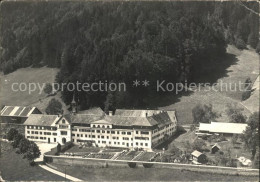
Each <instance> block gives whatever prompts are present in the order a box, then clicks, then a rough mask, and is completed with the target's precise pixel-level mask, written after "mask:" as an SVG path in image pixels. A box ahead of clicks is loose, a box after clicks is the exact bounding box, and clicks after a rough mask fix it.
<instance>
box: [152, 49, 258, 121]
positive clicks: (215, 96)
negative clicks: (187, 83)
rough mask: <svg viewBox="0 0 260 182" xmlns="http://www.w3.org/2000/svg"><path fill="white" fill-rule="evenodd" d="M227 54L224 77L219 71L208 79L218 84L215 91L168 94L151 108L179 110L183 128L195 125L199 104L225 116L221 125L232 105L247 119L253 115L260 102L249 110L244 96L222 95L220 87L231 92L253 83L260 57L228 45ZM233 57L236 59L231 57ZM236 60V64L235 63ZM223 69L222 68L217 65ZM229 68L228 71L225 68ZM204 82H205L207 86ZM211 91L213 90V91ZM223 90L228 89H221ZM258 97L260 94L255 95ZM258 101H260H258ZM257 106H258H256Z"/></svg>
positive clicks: (223, 93)
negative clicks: (194, 112) (239, 109)
mask: <svg viewBox="0 0 260 182" xmlns="http://www.w3.org/2000/svg"><path fill="white" fill-rule="evenodd" d="M227 53H228V55H229V56H226V57H225V58H226V60H222V61H221V62H220V63H223V66H222V67H223V69H226V70H224V72H223V74H222V75H219V72H218V71H217V70H219V69H220V68H217V69H216V73H214V72H212V75H209V80H208V81H209V82H211V81H212V77H214V74H216V76H215V77H214V78H215V80H216V86H215V88H216V90H218V91H214V90H212V89H211V90H210V91H208V90H209V88H210V87H211V86H210V87H205V88H202V89H201V90H200V91H194V92H186V93H185V94H183V95H182V96H180V95H178V96H176V95H175V94H169V95H167V96H164V97H157V98H155V97H153V98H152V99H150V100H151V102H150V106H151V107H154V106H157V107H159V108H160V109H165V110H176V111H177V117H178V122H179V123H180V124H189V123H192V120H193V119H192V109H193V108H194V106H196V105H197V104H199V103H203V104H212V105H213V109H214V110H215V111H217V112H218V113H220V114H221V115H222V116H221V117H220V118H218V120H219V121H222V122H227V121H228V118H227V115H226V114H225V109H226V107H225V106H226V105H227V104H229V103H235V104H237V105H238V106H239V107H241V108H243V109H244V114H245V115H247V116H248V115H250V113H251V112H252V111H253V110H251V109H250V108H257V107H258V106H259V103H258V102H259V99H258V100H257V99H256V100H254V102H253V103H254V104H252V103H251V102H250V103H248V104H250V105H251V107H247V106H246V103H245V104H241V96H242V92H241V91H239V90H237V91H232V90H231V89H228V91H224V89H223V90H222V91H221V90H220V88H221V86H220V83H221V82H222V83H223V85H224V84H228V88H229V85H231V88H232V89H234V88H235V86H236V87H238V83H239V81H241V82H242V83H244V81H245V80H246V78H248V77H250V78H251V80H252V81H254V80H255V79H256V78H257V76H258V75H259V55H258V54H257V53H255V52H254V50H250V49H249V50H242V51H241V50H238V49H237V48H235V47H234V46H231V45H229V46H228V48H227ZM231 55H233V56H231ZM234 58H235V60H234ZM226 62H230V65H229V66H227V63H226ZM218 67H221V65H218ZM226 67H227V68H226ZM206 79H207V78H205V79H204V80H203V82H207V80H206ZM211 88H212V87H211ZM222 88H225V87H223V86H222ZM256 95H258V96H259V93H258V94H256ZM258 98H259V97H258ZM257 103H258V104H257Z"/></svg>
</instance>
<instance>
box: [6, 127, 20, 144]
mask: <svg viewBox="0 0 260 182" xmlns="http://www.w3.org/2000/svg"><path fill="white" fill-rule="evenodd" d="M17 134H18V131H17V129H14V128H11V129H10V130H9V131H8V133H7V140H8V141H13V140H14V137H15V135H17Z"/></svg>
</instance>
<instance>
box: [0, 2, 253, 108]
mask: <svg viewBox="0 0 260 182" xmlns="http://www.w3.org/2000/svg"><path fill="white" fill-rule="evenodd" d="M247 5H248V7H250V8H253V9H256V11H257V3H254V2H248V3H247ZM0 8H1V9H0V10H1V11H0V17H1V19H0V24H1V26H0V27H1V28H0V35H1V38H0V39H1V40H0V41H1V47H0V69H1V70H2V71H3V72H4V73H5V74H8V73H10V72H12V71H15V70H16V69H18V68H21V67H28V66H33V67H40V66H43V65H47V66H49V67H58V68H60V72H59V73H58V75H57V77H56V81H57V82H58V83H68V82H72V83H76V82H77V81H78V82H80V83H84V82H88V83H93V82H97V81H108V82H125V83H126V84H127V86H128V87H127V88H128V89H127V92H126V93H116V94H115V92H111V93H107V92H91V91H89V92H77V93H75V95H76V100H78V101H79V102H80V103H79V106H80V109H86V108H88V107H91V106H101V107H102V108H105V109H106V110H109V109H110V110H111V109H114V108H115V106H117V107H142V106H144V105H145V104H146V98H147V97H148V96H149V95H151V94H152V93H154V92H155V91H154V90H155V81H156V80H166V81H169V82H174V83H176V82H184V81H188V82H191V81H196V80H195V78H196V77H198V76H200V77H201V76H203V75H206V74H208V73H210V72H211V71H212V69H214V65H215V64H217V61H216V58H219V57H221V56H222V55H224V54H225V49H226V46H227V43H232V44H235V45H236V46H237V47H238V48H245V46H240V44H241V42H242V44H243V45H245V44H247V43H248V44H250V45H251V46H252V47H254V48H256V46H257V41H256V40H258V39H255V38H256V37H257V35H258V34H257V31H258V26H257V25H258V19H257V17H256V16H255V15H254V14H252V13H250V12H249V11H247V10H246V9H245V8H242V7H241V6H239V5H238V4H237V3H235V2H224V3H220V2H43V1H41V2H3V3H1V6H0ZM135 79H138V80H144V79H148V80H149V81H150V85H151V86H150V87H149V88H144V87H138V88H133V87H132V81H133V80H135ZM160 94H161V93H160ZM72 95H73V92H70V91H68V90H66V89H65V90H64V91H62V99H63V101H64V102H65V103H66V104H69V103H70V101H71V100H72Z"/></svg>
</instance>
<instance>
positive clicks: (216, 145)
mask: <svg viewBox="0 0 260 182" xmlns="http://www.w3.org/2000/svg"><path fill="white" fill-rule="evenodd" d="M214 147H217V148H219V149H221V147H220V146H219V144H217V143H215V144H214V145H213V146H212V147H211V148H214Z"/></svg>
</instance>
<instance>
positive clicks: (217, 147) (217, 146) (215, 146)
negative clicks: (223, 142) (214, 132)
mask: <svg viewBox="0 0 260 182" xmlns="http://www.w3.org/2000/svg"><path fill="white" fill-rule="evenodd" d="M220 149H221V147H220V146H219V145H218V144H217V143H215V144H214V145H213V146H212V147H211V153H212V154H215V153H216V152H218V151H219V150H220Z"/></svg>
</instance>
